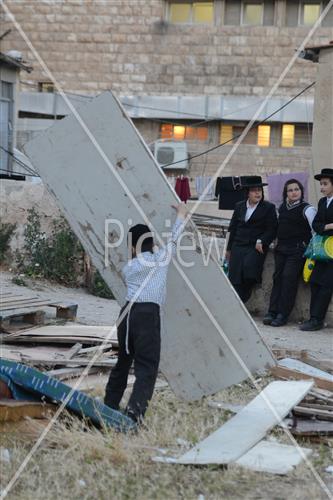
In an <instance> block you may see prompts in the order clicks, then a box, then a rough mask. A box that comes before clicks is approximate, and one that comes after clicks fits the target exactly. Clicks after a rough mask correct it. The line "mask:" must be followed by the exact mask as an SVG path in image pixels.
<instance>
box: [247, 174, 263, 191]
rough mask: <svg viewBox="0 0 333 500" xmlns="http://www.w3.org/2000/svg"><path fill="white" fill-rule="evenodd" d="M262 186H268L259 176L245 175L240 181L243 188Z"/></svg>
mask: <svg viewBox="0 0 333 500" xmlns="http://www.w3.org/2000/svg"><path fill="white" fill-rule="evenodd" d="M264 186H268V184H267V183H265V182H262V178H261V177H260V175H247V176H246V177H245V178H243V180H242V187H244V188H252V187H264Z"/></svg>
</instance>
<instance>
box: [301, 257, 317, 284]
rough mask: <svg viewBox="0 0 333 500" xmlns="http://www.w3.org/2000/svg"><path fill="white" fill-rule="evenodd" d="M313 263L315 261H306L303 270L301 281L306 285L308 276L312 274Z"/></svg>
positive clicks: (308, 279)
mask: <svg viewBox="0 0 333 500" xmlns="http://www.w3.org/2000/svg"><path fill="white" fill-rule="evenodd" d="M315 263H316V261H315V260H313V259H306V261H305V264H304V268H303V280H304V281H305V283H308V282H309V281H310V276H311V274H312V271H313V268H314V266H315Z"/></svg>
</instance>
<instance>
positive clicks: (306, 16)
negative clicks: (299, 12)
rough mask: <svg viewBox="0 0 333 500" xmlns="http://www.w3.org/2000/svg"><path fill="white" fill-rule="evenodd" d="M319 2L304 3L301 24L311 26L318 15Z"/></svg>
mask: <svg viewBox="0 0 333 500" xmlns="http://www.w3.org/2000/svg"><path fill="white" fill-rule="evenodd" d="M320 10H321V9H320V4H304V5H303V24H304V25H305V26H311V25H312V24H314V23H315V22H316V21H317V19H318V18H319V16H320Z"/></svg>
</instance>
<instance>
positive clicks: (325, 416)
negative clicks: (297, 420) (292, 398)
mask: <svg viewBox="0 0 333 500" xmlns="http://www.w3.org/2000/svg"><path fill="white" fill-rule="evenodd" d="M293 412H294V413H295V415H301V416H309V417H316V418H318V419H320V420H329V421H330V422H333V413H332V412H331V411H326V410H317V409H315V408H304V407H303V406H295V407H294V409H293Z"/></svg>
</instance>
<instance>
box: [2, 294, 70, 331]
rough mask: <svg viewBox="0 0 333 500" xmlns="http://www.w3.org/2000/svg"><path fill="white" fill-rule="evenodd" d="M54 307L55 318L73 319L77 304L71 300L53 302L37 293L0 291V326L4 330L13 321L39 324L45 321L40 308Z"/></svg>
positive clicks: (43, 313) (43, 312)
mask: <svg viewBox="0 0 333 500" xmlns="http://www.w3.org/2000/svg"><path fill="white" fill-rule="evenodd" d="M44 307H55V308H56V317H57V319H66V320H70V321H75V319H76V314H77V308H78V305H77V304H74V303H71V302H54V301H52V300H50V299H48V298H46V297H41V296H38V295H17V294H14V293H12V292H3V293H0V328H1V329H4V330H6V329H7V328H9V327H10V326H11V325H12V324H13V323H15V322H21V323H26V324H29V325H40V324H43V323H44V321H45V311H43V310H42V309H41V308H44Z"/></svg>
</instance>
